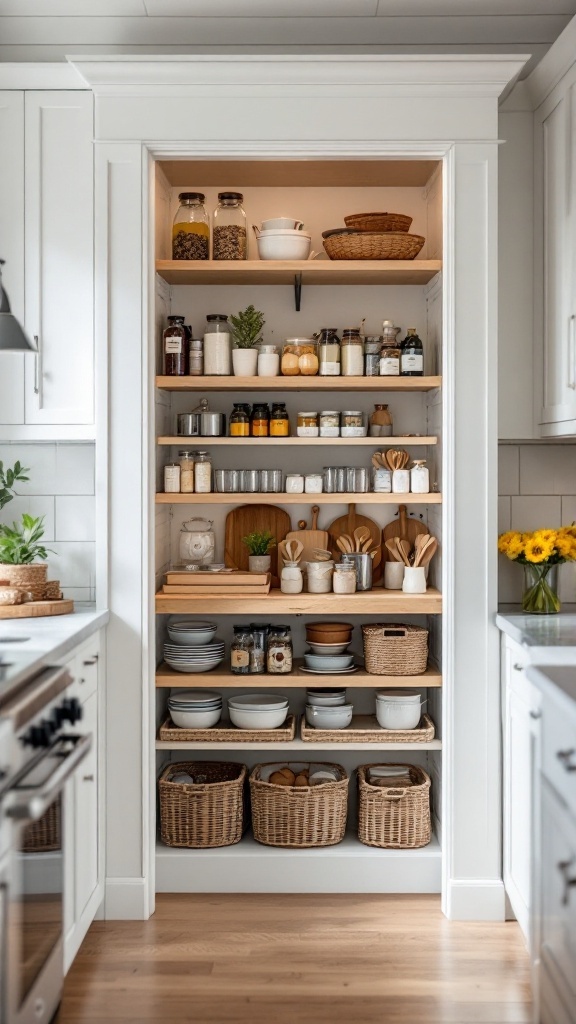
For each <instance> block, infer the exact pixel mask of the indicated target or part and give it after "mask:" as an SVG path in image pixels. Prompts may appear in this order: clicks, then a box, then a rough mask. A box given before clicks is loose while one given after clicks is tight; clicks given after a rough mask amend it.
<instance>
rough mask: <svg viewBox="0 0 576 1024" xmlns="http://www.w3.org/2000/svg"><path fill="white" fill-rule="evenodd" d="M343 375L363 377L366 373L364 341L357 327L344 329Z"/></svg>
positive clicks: (342, 349)
mask: <svg viewBox="0 0 576 1024" xmlns="http://www.w3.org/2000/svg"><path fill="white" fill-rule="evenodd" d="M340 353H341V361H342V376H343V377H362V376H363V375H364V342H363V341H362V337H361V335H360V332H359V331H358V330H357V328H355V327H354V328H347V329H346V330H345V331H342V344H341V346H340Z"/></svg>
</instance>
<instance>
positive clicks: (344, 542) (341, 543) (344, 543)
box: [336, 533, 354, 555]
mask: <svg viewBox="0 0 576 1024" xmlns="http://www.w3.org/2000/svg"><path fill="white" fill-rule="evenodd" d="M336 544H337V546H338V548H339V549H340V551H342V552H343V553H344V554H345V555H351V554H352V553H353V551H354V545H353V543H352V540H351V538H350V536H349V534H347V533H343V534H342V536H341V537H338V538H337V539H336Z"/></svg>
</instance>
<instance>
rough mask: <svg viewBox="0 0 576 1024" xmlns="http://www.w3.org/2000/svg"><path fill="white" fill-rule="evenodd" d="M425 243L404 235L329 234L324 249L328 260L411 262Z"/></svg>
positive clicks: (376, 232)
mask: <svg viewBox="0 0 576 1024" xmlns="http://www.w3.org/2000/svg"><path fill="white" fill-rule="evenodd" d="M425 241H426V239H425V238H423V237H422V235H409V234H407V232H405V231H380V232H378V231H358V232H356V231H353V232H349V231H348V229H347V228H343V229H342V234H340V233H337V234H329V235H328V237H327V238H324V243H323V244H324V248H325V250H326V252H327V253H328V256H329V257H330V259H331V260H413V259H415V258H416V256H417V255H418V253H419V252H420V249H421V248H422V246H423V245H424V242H425Z"/></svg>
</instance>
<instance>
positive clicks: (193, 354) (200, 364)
mask: <svg viewBox="0 0 576 1024" xmlns="http://www.w3.org/2000/svg"><path fill="white" fill-rule="evenodd" d="M188 373H189V374H190V376H191V377H201V376H202V374H203V373H204V339H203V338H190V339H189V340H188Z"/></svg>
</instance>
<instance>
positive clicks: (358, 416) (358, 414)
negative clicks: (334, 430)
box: [340, 409, 366, 437]
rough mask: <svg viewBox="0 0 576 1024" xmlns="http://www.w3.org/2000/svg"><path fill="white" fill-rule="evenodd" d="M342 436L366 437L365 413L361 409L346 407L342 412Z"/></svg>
mask: <svg viewBox="0 0 576 1024" xmlns="http://www.w3.org/2000/svg"><path fill="white" fill-rule="evenodd" d="M341 423H342V426H341V428H340V431H341V434H342V437H365V436H366V427H365V426H364V414H363V413H362V411H361V410H360V409H345V410H344V412H343V413H342V420H341Z"/></svg>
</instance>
